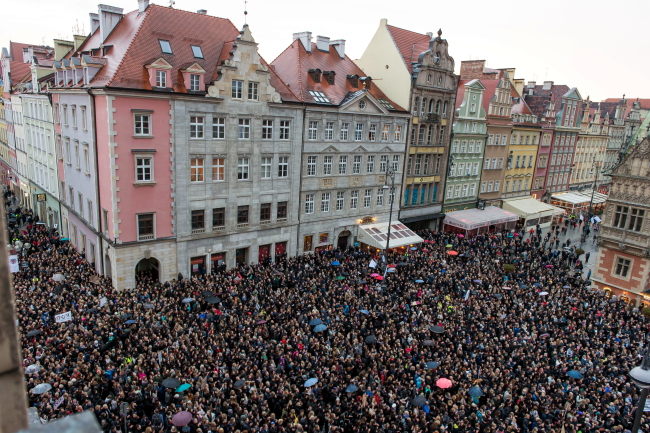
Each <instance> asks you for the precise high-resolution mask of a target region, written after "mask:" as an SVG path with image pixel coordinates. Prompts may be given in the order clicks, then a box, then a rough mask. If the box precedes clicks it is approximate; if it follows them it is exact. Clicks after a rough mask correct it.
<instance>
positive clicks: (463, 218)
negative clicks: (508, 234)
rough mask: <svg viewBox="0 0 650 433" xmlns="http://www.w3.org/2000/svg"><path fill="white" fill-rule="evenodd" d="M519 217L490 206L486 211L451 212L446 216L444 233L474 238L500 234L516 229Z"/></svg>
mask: <svg viewBox="0 0 650 433" xmlns="http://www.w3.org/2000/svg"><path fill="white" fill-rule="evenodd" d="M518 220H519V215H517V214H516V213H514V212H510V211H508V210H505V209H501V208H498V207H494V206H488V207H486V208H485V209H483V210H482V209H467V210H459V211H456V212H449V213H447V215H446V216H445V222H444V231H445V232H451V233H457V234H463V235H465V236H473V235H476V234H479V233H491V232H495V233H500V232H503V231H509V230H512V229H514V228H515V225H516V223H517V221H518Z"/></svg>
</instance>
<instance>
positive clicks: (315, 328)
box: [314, 324, 327, 332]
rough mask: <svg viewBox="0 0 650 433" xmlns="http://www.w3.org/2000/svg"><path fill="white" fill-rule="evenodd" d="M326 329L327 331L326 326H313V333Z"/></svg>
mask: <svg viewBox="0 0 650 433" xmlns="http://www.w3.org/2000/svg"><path fill="white" fill-rule="evenodd" d="M326 329H327V326H325V325H322V324H321V325H316V326H314V332H323V331H324V330H326Z"/></svg>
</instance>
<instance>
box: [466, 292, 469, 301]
mask: <svg viewBox="0 0 650 433" xmlns="http://www.w3.org/2000/svg"><path fill="white" fill-rule="evenodd" d="M468 299H469V290H467V293H465V301H467V300H468Z"/></svg>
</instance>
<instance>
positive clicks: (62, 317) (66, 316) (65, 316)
mask: <svg viewBox="0 0 650 433" xmlns="http://www.w3.org/2000/svg"><path fill="white" fill-rule="evenodd" d="M70 320H72V311H66V312H65V313H62V314H57V315H56V316H54V321H55V322H56V323H63V322H68V321H70Z"/></svg>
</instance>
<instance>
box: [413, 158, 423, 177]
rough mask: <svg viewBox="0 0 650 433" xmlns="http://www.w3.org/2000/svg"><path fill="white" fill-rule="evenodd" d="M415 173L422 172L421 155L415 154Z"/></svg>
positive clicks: (417, 174)
mask: <svg viewBox="0 0 650 433" xmlns="http://www.w3.org/2000/svg"><path fill="white" fill-rule="evenodd" d="M414 171H415V175H416V176H419V175H420V174H421V172H422V155H421V154H420V155H416V157H415V168H414Z"/></svg>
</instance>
